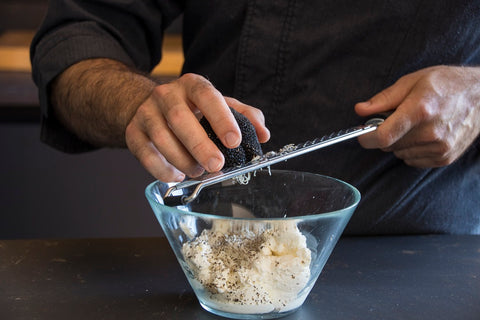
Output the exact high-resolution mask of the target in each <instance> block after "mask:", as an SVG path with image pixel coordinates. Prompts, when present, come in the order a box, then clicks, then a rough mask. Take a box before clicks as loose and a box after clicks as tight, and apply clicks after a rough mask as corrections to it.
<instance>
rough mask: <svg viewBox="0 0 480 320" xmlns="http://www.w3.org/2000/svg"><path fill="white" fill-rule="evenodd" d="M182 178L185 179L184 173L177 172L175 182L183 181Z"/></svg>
mask: <svg viewBox="0 0 480 320" xmlns="http://www.w3.org/2000/svg"><path fill="white" fill-rule="evenodd" d="M183 179H185V175H184V174H183V173H181V174H179V175H178V176H177V177H176V178H175V180H174V181H175V182H181V181H183Z"/></svg>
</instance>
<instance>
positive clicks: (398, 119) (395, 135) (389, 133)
mask: <svg viewBox="0 0 480 320" xmlns="http://www.w3.org/2000/svg"><path fill="white" fill-rule="evenodd" d="M413 126H414V123H413V122H412V119H411V117H410V115H409V114H408V113H406V112H404V111H403V108H397V110H396V111H395V112H393V113H392V114H391V115H390V116H389V117H388V118H387V119H385V121H384V122H383V123H382V124H381V125H380V126H378V128H377V130H375V131H373V132H370V133H367V134H365V135H362V136H360V137H358V141H359V143H360V145H361V146H362V147H364V148H365V149H377V148H379V149H387V148H390V147H391V146H392V145H393V144H395V143H396V142H397V141H399V140H400V139H401V138H402V137H403V136H404V135H405V134H407V133H408V132H409V131H410V130H411V129H412V128H413Z"/></svg>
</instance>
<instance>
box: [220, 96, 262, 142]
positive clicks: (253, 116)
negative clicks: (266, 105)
mask: <svg viewBox="0 0 480 320" xmlns="http://www.w3.org/2000/svg"><path fill="white" fill-rule="evenodd" d="M225 101H227V103H228V105H229V106H231V107H232V108H234V109H235V110H237V111H238V112H240V113H241V114H243V115H244V116H245V117H247V119H248V120H250V122H251V123H252V125H253V126H254V128H255V131H256V134H257V138H258V141H259V142H260V143H265V142H267V141H268V140H269V139H270V130H268V128H267V127H266V126H265V116H264V115H263V112H262V111H261V110H260V109H258V108H255V107H252V106H249V105H247V104H244V103H242V102H240V101H238V100H237V99H234V98H231V97H225Z"/></svg>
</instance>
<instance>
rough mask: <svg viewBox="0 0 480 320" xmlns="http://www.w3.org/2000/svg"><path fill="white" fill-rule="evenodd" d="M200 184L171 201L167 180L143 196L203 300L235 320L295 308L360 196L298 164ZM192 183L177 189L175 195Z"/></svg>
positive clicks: (265, 316) (282, 313) (208, 307)
mask: <svg viewBox="0 0 480 320" xmlns="http://www.w3.org/2000/svg"><path fill="white" fill-rule="evenodd" d="M244 182H245V181H241V182H240V180H237V179H231V180H229V181H224V182H222V183H218V184H216V185H213V186H210V187H207V188H204V189H203V190H202V191H201V192H200V194H199V195H198V197H197V198H196V199H195V200H193V201H192V202H190V203H188V204H187V205H182V206H177V207H169V206H166V205H164V204H163V195H164V194H165V192H166V190H167V189H168V187H169V186H171V184H165V183H162V182H160V181H156V182H154V183H152V184H150V185H149V186H148V187H147V188H146V191H145V193H146V197H147V199H148V201H149V203H150V205H151V207H152V209H153V211H154V213H155V215H156V217H157V219H158V221H159V222H160V225H161V227H162V229H163V231H164V233H165V235H166V237H167V238H168V241H169V243H170V245H171V247H172V249H173V251H174V252H175V255H176V257H177V259H178V261H179V263H180V266H181V267H182V269H183V271H184V273H185V275H186V277H187V279H188V281H189V283H190V285H191V286H192V288H193V291H194V292H195V294H196V296H197V298H198V300H199V302H200V304H201V306H202V307H203V308H204V309H206V310H208V311H210V312H212V313H214V314H217V315H220V316H224V317H229V318H234V319H272V318H278V317H282V316H285V315H287V314H290V313H292V312H294V311H295V310H297V309H298V308H299V307H301V305H302V304H303V302H304V301H305V299H306V298H307V296H308V294H309V292H310V290H311V289H312V287H313V286H314V284H315V281H316V280H317V278H318V276H319V275H320V272H321V271H322V269H323V267H324V265H325V263H326V262H327V259H328V257H329V256H330V253H331V252H332V250H333V248H334V246H335V244H336V243H337V240H338V239H339V237H340V235H341V234H342V232H343V230H344V228H345V226H346V225H347V223H348V221H349V219H350V217H351V216H352V213H353V211H354V210H355V208H356V207H357V205H358V202H359V201H360V193H359V192H358V190H357V189H355V188H354V187H353V186H351V185H349V184H347V183H345V182H342V181H340V180H337V179H333V178H330V177H326V176H322V175H317V174H312V173H305V172H295V171H276V170H272V171H269V170H268V171H267V170H262V171H258V172H256V173H255V174H251V177H250V181H249V182H248V183H247V184H244ZM188 192H189V190H178V191H177V194H176V195H181V194H183V193H186V194H187V195H188Z"/></svg>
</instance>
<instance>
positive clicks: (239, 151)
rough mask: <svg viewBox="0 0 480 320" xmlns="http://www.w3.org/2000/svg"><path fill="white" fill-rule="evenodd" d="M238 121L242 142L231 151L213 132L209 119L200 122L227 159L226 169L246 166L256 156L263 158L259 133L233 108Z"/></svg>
mask: <svg viewBox="0 0 480 320" xmlns="http://www.w3.org/2000/svg"><path fill="white" fill-rule="evenodd" d="M230 110H231V111H232V113H233V116H234V117H235V120H237V123H238V126H239V128H240V131H241V132H242V142H241V143H240V146H238V147H237V148H233V149H229V148H227V147H225V146H224V145H223V144H222V142H221V141H220V139H219V138H218V137H217V135H216V134H215V132H213V129H212V127H211V126H210V123H208V121H207V119H206V118H205V117H203V118H202V119H201V120H200V124H201V125H202V126H203V128H204V129H205V131H206V132H207V134H208V137H209V138H210V139H211V140H212V141H213V142H214V143H215V145H216V146H217V147H218V149H220V151H221V152H222V153H223V155H224V157H225V164H224V166H223V167H224V168H232V167H237V166H241V165H244V164H245V163H247V162H249V161H251V160H252V159H253V158H254V157H255V156H262V155H263V152H262V147H261V145H260V142H259V141H258V137H257V133H256V132H255V128H254V127H253V125H252V123H251V122H250V121H249V120H248V119H247V117H245V116H244V115H243V114H241V113H240V112H238V111H236V110H235V109H233V108H230Z"/></svg>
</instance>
